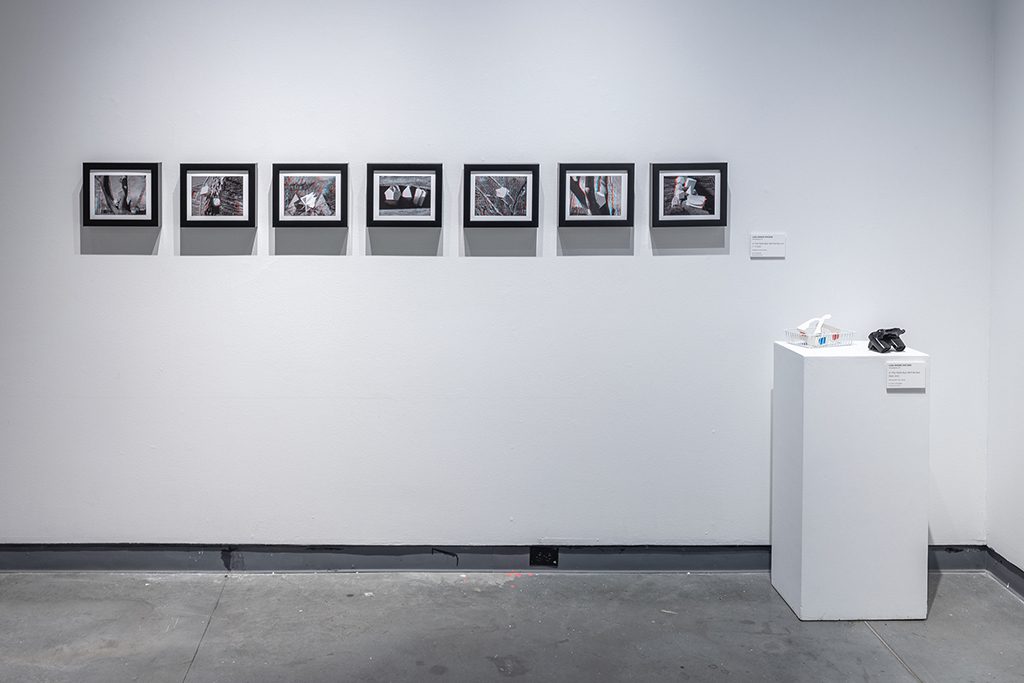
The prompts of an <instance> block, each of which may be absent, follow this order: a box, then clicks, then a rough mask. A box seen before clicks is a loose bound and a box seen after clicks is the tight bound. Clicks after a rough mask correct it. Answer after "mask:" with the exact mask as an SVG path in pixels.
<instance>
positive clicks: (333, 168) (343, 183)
mask: <svg viewBox="0 0 1024 683" xmlns="http://www.w3.org/2000/svg"><path fill="white" fill-rule="evenodd" d="M273 205H274V220H273V225H274V227H275V228H288V227H296V228H347V227H348V164H274V198H273Z"/></svg>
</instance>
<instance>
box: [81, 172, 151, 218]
mask: <svg viewBox="0 0 1024 683" xmlns="http://www.w3.org/2000/svg"><path fill="white" fill-rule="evenodd" d="M93 179H94V180H93V202H94V204H93V206H94V212H93V213H94V214H95V215H96V216H138V215H142V214H145V213H146V183H147V181H148V179H149V178H148V176H146V175H145V174H142V173H135V174H117V175H96V176H93Z"/></svg>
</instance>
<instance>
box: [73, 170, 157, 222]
mask: <svg viewBox="0 0 1024 683" xmlns="http://www.w3.org/2000/svg"><path fill="white" fill-rule="evenodd" d="M82 225H84V226H86V227H104V226H105V227H157V226H159V225H160V164H158V163H106V162H104V163H98V162H97V163H85V164H82Z"/></svg>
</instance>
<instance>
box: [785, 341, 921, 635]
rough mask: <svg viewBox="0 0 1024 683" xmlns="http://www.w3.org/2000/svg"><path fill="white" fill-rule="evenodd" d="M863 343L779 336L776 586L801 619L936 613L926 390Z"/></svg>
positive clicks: (917, 357)
mask: <svg viewBox="0 0 1024 683" xmlns="http://www.w3.org/2000/svg"><path fill="white" fill-rule="evenodd" d="M927 360H928V356H927V355H926V354H923V353H920V352H918V351H913V350H911V349H907V350H906V351H904V352H903V353H887V354H879V353H874V352H872V351H869V350H868V348H867V343H866V342H860V343H857V344H854V345H853V346H844V347H837V348H831V349H810V348H804V347H800V346H793V345H790V344H786V343H783V342H776V343H775V386H774V388H773V391H772V521H771V535H772V537H771V542H772V585H773V586H775V589H776V590H777V591H778V592H779V594H780V595H781V596H782V597H783V598H784V599H785V600H786V602H788V603H789V606H790V607H792V608H793V611H794V612H796V615H797V616H798V617H799V618H800V619H804V620H812V619H924V618H925V617H926V616H927V613H928V392H929V390H928V389H927V388H926V389H887V388H886V376H887V369H888V362H890V361H925V362H927Z"/></svg>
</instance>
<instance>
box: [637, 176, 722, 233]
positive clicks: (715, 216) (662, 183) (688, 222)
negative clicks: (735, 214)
mask: <svg viewBox="0 0 1024 683" xmlns="http://www.w3.org/2000/svg"><path fill="white" fill-rule="evenodd" d="M672 177H675V178H676V180H675V181H672V182H673V184H674V185H675V188H676V189H675V196H674V197H673V199H672V200H668V201H669V202H670V203H672V204H676V205H680V206H678V209H677V210H679V211H681V212H683V213H679V214H676V215H671V214H666V213H665V209H666V195H667V191H666V189H665V188H666V179H669V178H672ZM684 177H687V178H689V181H692V183H693V187H692V188H691V189H689V190H688V189H685V188H680V187H679V183H678V181H679V179H680V178H684ZM708 178H710V179H711V180H710V183H711V188H712V189H711V190H710V192H709V190H708V189H707V182H708V181H707V179H708ZM702 179H703V180H702ZM687 192H689V193H690V194H689V196H691V197H697V198H701V201H702V202H703V203H704V204H705V205H706V203H707V199H708V197H710V198H711V199H712V200H713V202H714V207H713V208H712V210H710V211H708V212H707V213H703V212H704V211H706V209H705V208H704V207H703V206H701V207H696V206H688V203H689V202H688V201H687V200H686V199H680V197H679V195H680V193H684V194H685V193H687ZM700 192H704V194H700ZM728 200H729V165H728V164H727V163H726V162H724V161H714V162H707V163H692V162H686V163H679V164H651V227H652V228H670V227H693V228H701V227H704V228H724V227H725V226H726V225H728V218H729V217H728V204H729V201H728ZM694 203H696V202H694ZM688 212H692V213H688Z"/></svg>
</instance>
